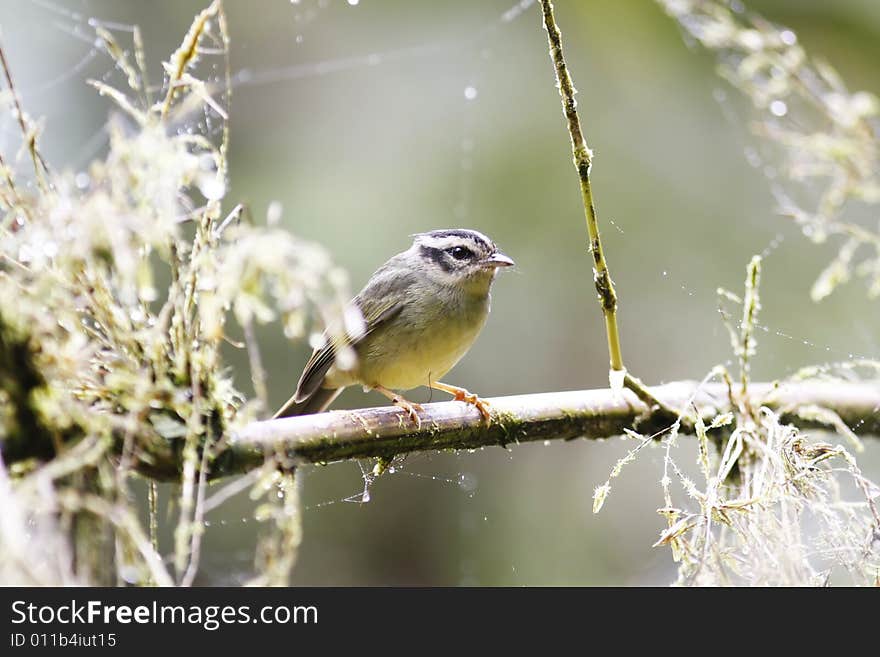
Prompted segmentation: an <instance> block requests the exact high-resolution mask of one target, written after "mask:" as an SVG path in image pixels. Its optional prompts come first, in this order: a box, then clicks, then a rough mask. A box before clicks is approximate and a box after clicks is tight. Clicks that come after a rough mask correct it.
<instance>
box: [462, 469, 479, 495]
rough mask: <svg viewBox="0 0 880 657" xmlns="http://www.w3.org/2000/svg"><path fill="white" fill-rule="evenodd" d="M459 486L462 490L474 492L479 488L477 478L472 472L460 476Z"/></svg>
mask: <svg viewBox="0 0 880 657" xmlns="http://www.w3.org/2000/svg"><path fill="white" fill-rule="evenodd" d="M458 485H459V487H460V488H461V489H462V490H465V491H468V492H472V491H474V490H476V488H477V477H476V475H474V474H472V473H470V472H462V473H460V474H459V475H458Z"/></svg>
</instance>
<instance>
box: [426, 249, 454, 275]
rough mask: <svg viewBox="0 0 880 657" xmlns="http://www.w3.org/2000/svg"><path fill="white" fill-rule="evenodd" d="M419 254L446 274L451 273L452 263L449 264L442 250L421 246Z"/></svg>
mask: <svg viewBox="0 0 880 657" xmlns="http://www.w3.org/2000/svg"><path fill="white" fill-rule="evenodd" d="M419 253H421V254H422V257H423V258H426V259H428V260H431V261H432V262H434V263H435V264H436V265H437V266H438V267H440V269H442V270H443V271H445V272H446V273H447V274H448V273H449V272H451V271H452V263H450V262H449V260H448V258H447V257H446V254H445V253H444V252H443V249H436V248H434V247H433V246H424V245H422V246H420V247H419Z"/></svg>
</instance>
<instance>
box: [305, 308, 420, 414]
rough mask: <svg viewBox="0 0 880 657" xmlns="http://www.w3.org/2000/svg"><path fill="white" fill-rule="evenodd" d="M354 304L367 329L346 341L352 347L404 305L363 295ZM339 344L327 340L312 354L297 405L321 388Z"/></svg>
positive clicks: (306, 367) (393, 315)
mask: <svg viewBox="0 0 880 657" xmlns="http://www.w3.org/2000/svg"><path fill="white" fill-rule="evenodd" d="M380 298H381V297H380ZM399 298H400V297H399V296H395V299H399ZM352 303H354V304H355V305H356V306H357V307H358V308H359V309H360V311H361V314H362V315H363V318H364V323H365V324H366V329H365V330H364V332H363V333H362V334H361V335H360V336H358V338H357V339H355V340H352V339H351V338H346V339H345V342H346V343H348V344H350V345H351V346H355V345H357V344H358V343H359V342H360V341H361V340H363V339H364V338H365V337H366V336H368V335H369V334H370V333H372V332H373V331H375V330H376V329H377V328H378V327H379V326H381V325H382V324H384V323H385V322H387V321H388V320H389V319H391V318H392V317H395V316H396V315H397V314H398V313H399V312H400V311H401V309H402V308H403V305H402V304H401V303H399V301H397V300H388V298H387V297H385V298H384V299H382V300H375V301H373V300H371V299H370V298H369V297H367V298H365V297H364V296H363V293H361V294H359V295H358V296H356V297H355V298H354V300H353V301H352ZM325 337H326V334H325ZM338 344H339V341H338V340H337V341H336V342H334V341H333V340H330V339H327V340H326V341H325V344H324V346H323V347H319V348H318V349H315V351H314V353H312V357H311V358H310V359H309V362H308V363H306V366H305V368H304V369H303V373H302V376H301V377H300V379H299V384H298V385H297V387H296V394H295V395H294V400H295V401H296V402H297V403H298V402H301V401H303V400H305V399H308V397H310V396H311V395H312V394H314V392H315V390H317V389H318V388H319V387H320V385H321V383H322V382H323V380H324V376H325V375H326V374H327V370H329V369H330V366H331V365H332V364H333V361H334V359H335V356H336V346H337V345H338Z"/></svg>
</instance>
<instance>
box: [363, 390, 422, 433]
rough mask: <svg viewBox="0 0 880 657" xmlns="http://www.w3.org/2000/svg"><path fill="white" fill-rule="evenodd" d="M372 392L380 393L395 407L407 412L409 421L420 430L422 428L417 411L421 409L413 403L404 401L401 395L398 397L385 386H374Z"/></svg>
mask: <svg viewBox="0 0 880 657" xmlns="http://www.w3.org/2000/svg"><path fill="white" fill-rule="evenodd" d="M373 390H375V391H376V392H381V393H382V394H383V395H385V396H386V397H388V399H390V400H391V401H392V402H393V403H394V404H395V405H396V406H400V407H401V408H402V409H403V410H405V411H406V412H407V415H409V417H410V419H411V420H412V421H413V422H415V423H416V426H417V427H419V428H420V429H421V427H422V418H420V417H419V411H421V410H422V407H421V406H420V405H418V404H416V403H414V402H411V401H409V400H407V399H404V398H403V396H402V395H398V394H397V393H396V392H394V391H393V390H389V389H388V388H386V387H385V386H380V385H378V384H377V385H374V386H373Z"/></svg>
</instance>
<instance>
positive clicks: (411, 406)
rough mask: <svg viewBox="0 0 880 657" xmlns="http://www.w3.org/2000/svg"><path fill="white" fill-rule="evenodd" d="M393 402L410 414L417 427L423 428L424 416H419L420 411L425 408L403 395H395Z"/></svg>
mask: <svg viewBox="0 0 880 657" xmlns="http://www.w3.org/2000/svg"><path fill="white" fill-rule="evenodd" d="M392 402H393V403H394V404H395V405H396V406H400V408H402V409H403V410H404V411H406V414H407V415H409V419H410V420H412V421H413V422H415V423H416V427H417V428H419V429H421V428H422V418H420V417H419V413H420V412H421V411H423V410H424V409H423V408H422V407H421V405H420V404H416V403H414V402H411V401H409V400H407V399H404V398H403V397H395V398H394V399H393V400H392Z"/></svg>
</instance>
